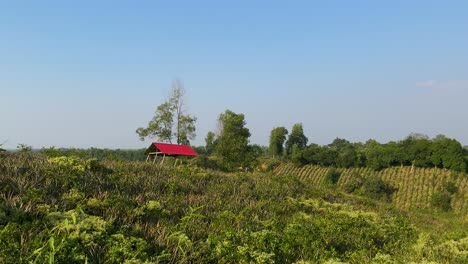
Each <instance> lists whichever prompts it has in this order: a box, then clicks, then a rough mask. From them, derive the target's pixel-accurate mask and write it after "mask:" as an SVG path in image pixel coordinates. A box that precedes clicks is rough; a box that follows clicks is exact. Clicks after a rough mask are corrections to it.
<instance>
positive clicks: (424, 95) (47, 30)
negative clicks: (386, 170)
mask: <svg viewBox="0 0 468 264" xmlns="http://www.w3.org/2000/svg"><path fill="white" fill-rule="evenodd" d="M223 2H224V3H223ZM467 11H468V2H467V1H386V2H384V1H277V2H276V1H0V98H1V100H0V143H2V142H4V146H6V147H7V148H15V147H16V145H17V144H19V143H25V144H28V145H32V146H33V147H35V148H40V147H50V146H56V147H85V148H87V147H92V146H94V147H106V148H140V147H146V146H147V145H148V142H149V141H146V142H141V141H139V139H138V137H137V135H136V134H135V129H136V128H137V127H140V126H145V125H146V124H147V122H148V121H149V120H150V119H151V117H152V115H153V113H154V110H155V108H156V106H157V105H158V104H160V103H162V102H163V101H164V99H165V97H166V95H167V93H168V91H169V89H170V86H171V82H172V81H173V80H174V79H176V78H177V79H180V80H182V81H183V83H184V85H185V89H186V90H187V102H188V110H189V112H190V113H192V114H193V115H195V116H197V117H198V122H197V134H198V136H197V139H196V140H195V141H194V142H193V143H194V144H195V145H202V144H204V137H205V135H206V133H207V132H208V131H210V130H214V129H215V128H216V119H217V117H218V115H219V114H220V113H221V112H223V111H224V110H226V109H231V110H233V111H234V112H238V113H244V114H245V116H246V120H247V127H248V128H249V129H250V131H251V133H252V137H251V142H252V143H258V144H265V145H266V144H267V142H268V137H269V133H270V130H271V129H272V128H273V127H275V126H286V127H287V128H288V129H290V128H291V127H292V125H293V124H294V123H297V122H302V123H303V125H304V129H305V132H306V135H307V136H308V138H309V142H315V143H319V144H327V143H330V142H331V141H332V140H333V139H334V138H336V137H341V138H346V139H348V140H350V141H365V140H367V139H369V138H374V139H377V140H379V141H381V142H386V141H389V140H399V139H403V138H404V137H405V136H407V135H408V134H409V133H411V132H419V133H423V134H427V135H429V136H431V137H432V136H435V135H437V134H445V135H447V136H449V137H453V138H456V139H457V140H459V141H461V142H462V143H463V144H465V145H467V144H468V110H467V108H466V103H467V98H468V49H467V47H468V32H467V31H468V16H467V15H466V14H467Z"/></svg>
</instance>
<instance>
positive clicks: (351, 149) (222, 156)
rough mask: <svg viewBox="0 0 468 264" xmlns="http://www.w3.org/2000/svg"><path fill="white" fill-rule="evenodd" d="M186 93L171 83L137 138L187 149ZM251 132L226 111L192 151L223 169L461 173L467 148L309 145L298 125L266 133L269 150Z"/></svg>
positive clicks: (416, 139) (403, 143) (427, 141)
mask: <svg viewBox="0 0 468 264" xmlns="http://www.w3.org/2000/svg"><path fill="white" fill-rule="evenodd" d="M184 96H185V90H184V88H183V85H182V83H181V82H180V81H175V82H174V83H173V86H172V90H171V92H170V95H169V99H167V100H166V102H164V103H163V104H161V105H159V106H158V107H157V109H156V112H155V115H154V117H153V119H152V120H151V121H150V122H149V123H148V126H147V127H146V128H138V129H137V130H136V132H137V134H138V135H139V137H140V139H142V140H144V138H146V137H155V138H157V139H158V140H160V141H163V142H169V143H171V142H172V141H173V140H175V141H176V142H177V143H178V144H187V145H188V144H190V140H191V139H194V138H195V135H196V134H195V130H196V128H195V121H196V120H197V119H196V117H194V116H192V115H189V114H187V113H186V109H185V104H184V101H185V100H184ZM250 135H251V133H250V131H249V129H248V128H247V127H246V121H245V116H244V114H240V113H235V112H233V111H231V110H226V111H225V112H223V113H221V114H220V115H219V117H218V126H217V131H215V132H213V131H210V132H208V134H207V135H206V137H205V143H206V144H205V146H199V147H195V149H196V151H197V152H199V153H200V154H202V157H200V158H199V159H200V160H201V162H200V163H201V164H202V165H204V166H208V167H216V168H218V169H224V170H235V169H236V168H249V167H250V168H251V167H252V166H256V165H258V163H259V162H260V161H259V158H271V159H274V160H277V161H291V162H294V163H296V164H298V165H306V164H316V165H321V166H332V167H341V168H350V167H369V168H372V169H375V170H379V169H383V168H387V167H391V166H417V167H437V168H446V169H451V170H455V171H461V172H465V171H467V168H468V165H467V164H468V148H467V147H462V145H461V144H460V142H458V141H457V140H455V139H451V138H448V137H446V136H444V135H438V136H436V137H435V138H432V139H431V138H429V137H428V136H425V135H422V134H416V133H413V134H410V135H409V136H408V137H406V138H405V139H403V140H400V141H391V142H388V143H384V144H382V143H379V142H377V141H376V140H374V139H369V140H368V141H366V142H364V143H362V142H357V143H351V142H349V141H348V140H346V139H341V138H336V139H335V140H333V142H332V143H330V144H328V145H322V146H321V145H318V144H314V143H309V142H308V138H307V136H305V134H304V129H303V125H302V123H297V124H294V125H293V127H292V129H291V132H290V133H289V131H288V129H287V128H286V127H275V128H273V129H272V130H271V134H270V142H269V146H268V147H263V146H259V145H252V144H250V143H249V138H250Z"/></svg>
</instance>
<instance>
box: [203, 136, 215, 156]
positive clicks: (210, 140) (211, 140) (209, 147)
mask: <svg viewBox="0 0 468 264" xmlns="http://www.w3.org/2000/svg"><path fill="white" fill-rule="evenodd" d="M215 136H216V135H215V133H214V132H212V131H209V132H208V133H207V134H206V138H205V143H206V145H205V149H206V154H208V155H210V154H211V153H213V151H214V149H215V147H216V139H215Z"/></svg>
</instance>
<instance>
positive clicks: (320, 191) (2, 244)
mask: <svg viewBox="0 0 468 264" xmlns="http://www.w3.org/2000/svg"><path fill="white" fill-rule="evenodd" d="M0 155H1V156H0V186H1V188H2V190H1V197H0V199H1V200H0V201H1V204H0V262H1V263H45V262H48V263H83V262H88V263H320V262H327V263H339V262H346V263H371V262H373V263H393V262H397V263H398V262H405V263H408V262H417V263H419V262H425V261H426V262H427V261H435V262H440V263H462V262H464V261H465V262H466V260H467V243H468V241H467V234H466V230H465V229H464V228H463V227H464V226H465V227H466V224H467V222H466V216H467V214H466V199H465V198H464V197H465V195H466V175H465V174H460V173H452V172H451V171H446V170H440V169H427V168H414V170H413V172H411V168H410V167H403V168H389V169H384V170H382V171H378V172H375V171H372V170H368V169H364V168H361V169H360V168H350V169H337V171H336V172H337V173H338V174H337V175H339V178H338V180H337V181H336V183H335V184H328V183H326V179H327V177H328V176H327V175H329V174H330V173H329V171H330V170H331V169H330V168H325V167H319V166H312V165H307V166H303V167H298V166H295V165H291V164H289V163H280V164H278V166H276V167H274V169H273V171H270V170H266V171H257V172H221V171H218V170H210V169H204V168H200V167H198V166H195V165H191V164H190V163H189V164H187V163H185V164H184V165H180V166H178V167H175V168H174V167H172V166H156V165H153V164H147V163H144V162H130V161H112V160H96V159H87V158H80V157H76V156H58V157H47V156H44V155H42V154H34V153H1V154H0ZM194 162H195V161H194ZM356 173H359V174H360V175H361V176H362V178H363V179H366V178H369V177H372V175H371V174H376V175H375V176H378V177H381V178H382V179H383V180H384V182H388V183H389V184H390V185H391V186H393V188H394V190H393V193H392V194H391V195H389V196H388V199H387V198H385V197H387V196H385V195H384V196H383V197H384V198H382V199H381V198H379V197H374V196H372V195H371V193H370V192H366V191H365V188H364V189H362V191H359V190H361V189H358V190H354V191H352V192H351V191H349V190H348V189H346V188H347V187H346V186H348V185H349V183H352V182H353V177H355V178H359V177H357V174H356ZM364 182H365V181H364ZM446 182H453V184H454V185H455V187H456V189H457V190H456V192H454V193H453V194H452V197H451V200H450V202H451V204H450V205H451V208H450V209H449V210H442V209H441V208H437V207H434V205H433V204H432V202H431V199H432V198H431V197H430V196H431V194H432V193H435V192H437V191H438V190H439V189H441V188H444V187H443V186H447V185H444V183H446ZM363 186H364V187H365V186H367V185H365V183H364V185H363ZM369 186H370V185H369ZM441 190H442V189H441ZM377 194H379V192H378V191H377Z"/></svg>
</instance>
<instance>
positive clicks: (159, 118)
mask: <svg viewBox="0 0 468 264" xmlns="http://www.w3.org/2000/svg"><path fill="white" fill-rule="evenodd" d="M184 98H185V89H184V87H183V85H182V83H181V82H180V81H178V80H176V81H174V82H173V84H172V90H171V92H170V96H169V99H168V100H167V101H166V102H164V103H162V104H161V105H159V106H158V107H157V109H156V112H155V114H154V117H153V119H151V121H150V122H149V123H148V126H147V127H146V128H143V127H140V128H138V129H137V130H136V133H137V134H138V136H139V137H140V139H141V140H144V139H145V138H146V137H156V138H158V140H160V141H163V142H169V143H172V140H173V139H175V140H176V142H177V144H185V145H188V144H189V143H190V140H191V139H194V138H195V122H196V120H197V118H196V117H194V116H191V115H189V114H186V109H185V102H184Z"/></svg>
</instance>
